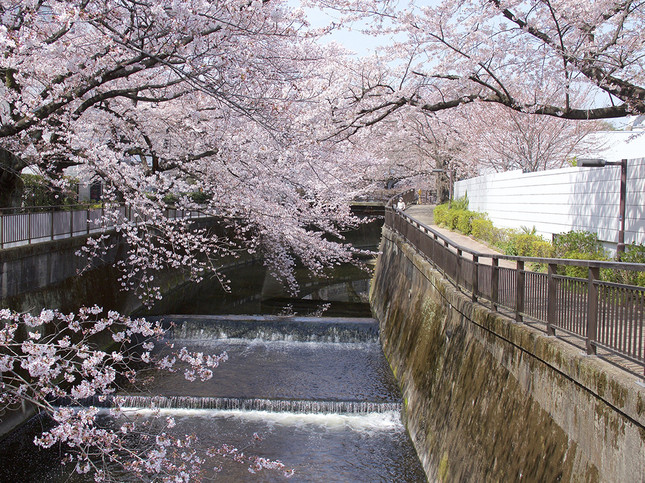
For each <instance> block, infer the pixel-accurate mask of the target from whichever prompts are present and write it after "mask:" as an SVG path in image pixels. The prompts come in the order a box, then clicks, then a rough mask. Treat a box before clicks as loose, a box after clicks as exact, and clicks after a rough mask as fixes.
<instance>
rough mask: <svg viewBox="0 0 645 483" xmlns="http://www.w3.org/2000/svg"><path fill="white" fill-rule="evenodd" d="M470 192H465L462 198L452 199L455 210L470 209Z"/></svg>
mask: <svg viewBox="0 0 645 483" xmlns="http://www.w3.org/2000/svg"><path fill="white" fill-rule="evenodd" d="M468 203H469V201H468V194H465V195H464V196H462V197H461V198H457V199H456V200H452V202H451V204H450V206H451V207H452V208H453V209H454V210H467V209H468Z"/></svg>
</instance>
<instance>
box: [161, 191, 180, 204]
mask: <svg viewBox="0 0 645 483" xmlns="http://www.w3.org/2000/svg"><path fill="white" fill-rule="evenodd" d="M162 200H163V202H164V203H165V204H167V205H170V206H173V205H175V204H176V203H177V202H178V201H179V196H177V195H176V194H173V193H168V194H167V195H164V197H163V198H162Z"/></svg>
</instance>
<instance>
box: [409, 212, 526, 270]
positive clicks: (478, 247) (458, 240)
mask: <svg viewBox="0 0 645 483" xmlns="http://www.w3.org/2000/svg"><path fill="white" fill-rule="evenodd" d="M434 208H435V205H411V206H408V207H407V208H406V209H405V214H406V215H408V216H410V217H412V218H414V219H415V220H417V221H418V222H419V223H423V224H424V225H428V226H429V227H431V228H432V229H433V230H435V231H437V232H438V233H441V234H442V235H443V236H444V237H446V238H449V239H450V240H452V241H453V243H454V244H455V245H460V246H462V247H464V248H468V249H469V250H472V251H474V252H480V253H491V254H495V255H502V253H501V252H498V251H497V250H494V249H493V248H491V247H489V246H488V245H485V244H484V243H481V242H478V241H477V240H473V239H472V238H471V237H469V236H467V235H462V234H461V233H457V232H454V231H450V230H448V229H447V228H442V227H440V226H438V225H435V224H434V216H433V211H434ZM464 256H466V257H469V258H470V259H471V260H472V256H470V254H468V253H465V254H464ZM482 263H484V264H489V265H490V263H491V262H490V259H485V260H483V261H482ZM499 266H500V267H507V268H515V263H513V262H512V261H510V260H500V261H499Z"/></svg>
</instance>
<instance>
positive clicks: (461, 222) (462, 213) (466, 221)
mask: <svg viewBox="0 0 645 483" xmlns="http://www.w3.org/2000/svg"><path fill="white" fill-rule="evenodd" d="M474 215H475V213H473V212H472V211H468V210H459V215H458V217H457V230H459V231H460V232H461V233H463V234H464V235H470V232H471V231H472V220H473V216H474Z"/></svg>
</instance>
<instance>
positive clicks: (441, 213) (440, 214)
mask: <svg viewBox="0 0 645 483" xmlns="http://www.w3.org/2000/svg"><path fill="white" fill-rule="evenodd" d="M449 211H450V205H448V203H444V204H443V205H438V206H436V207H435V209H434V211H433V215H434V223H435V225H440V226H447V225H448V212H449Z"/></svg>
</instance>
